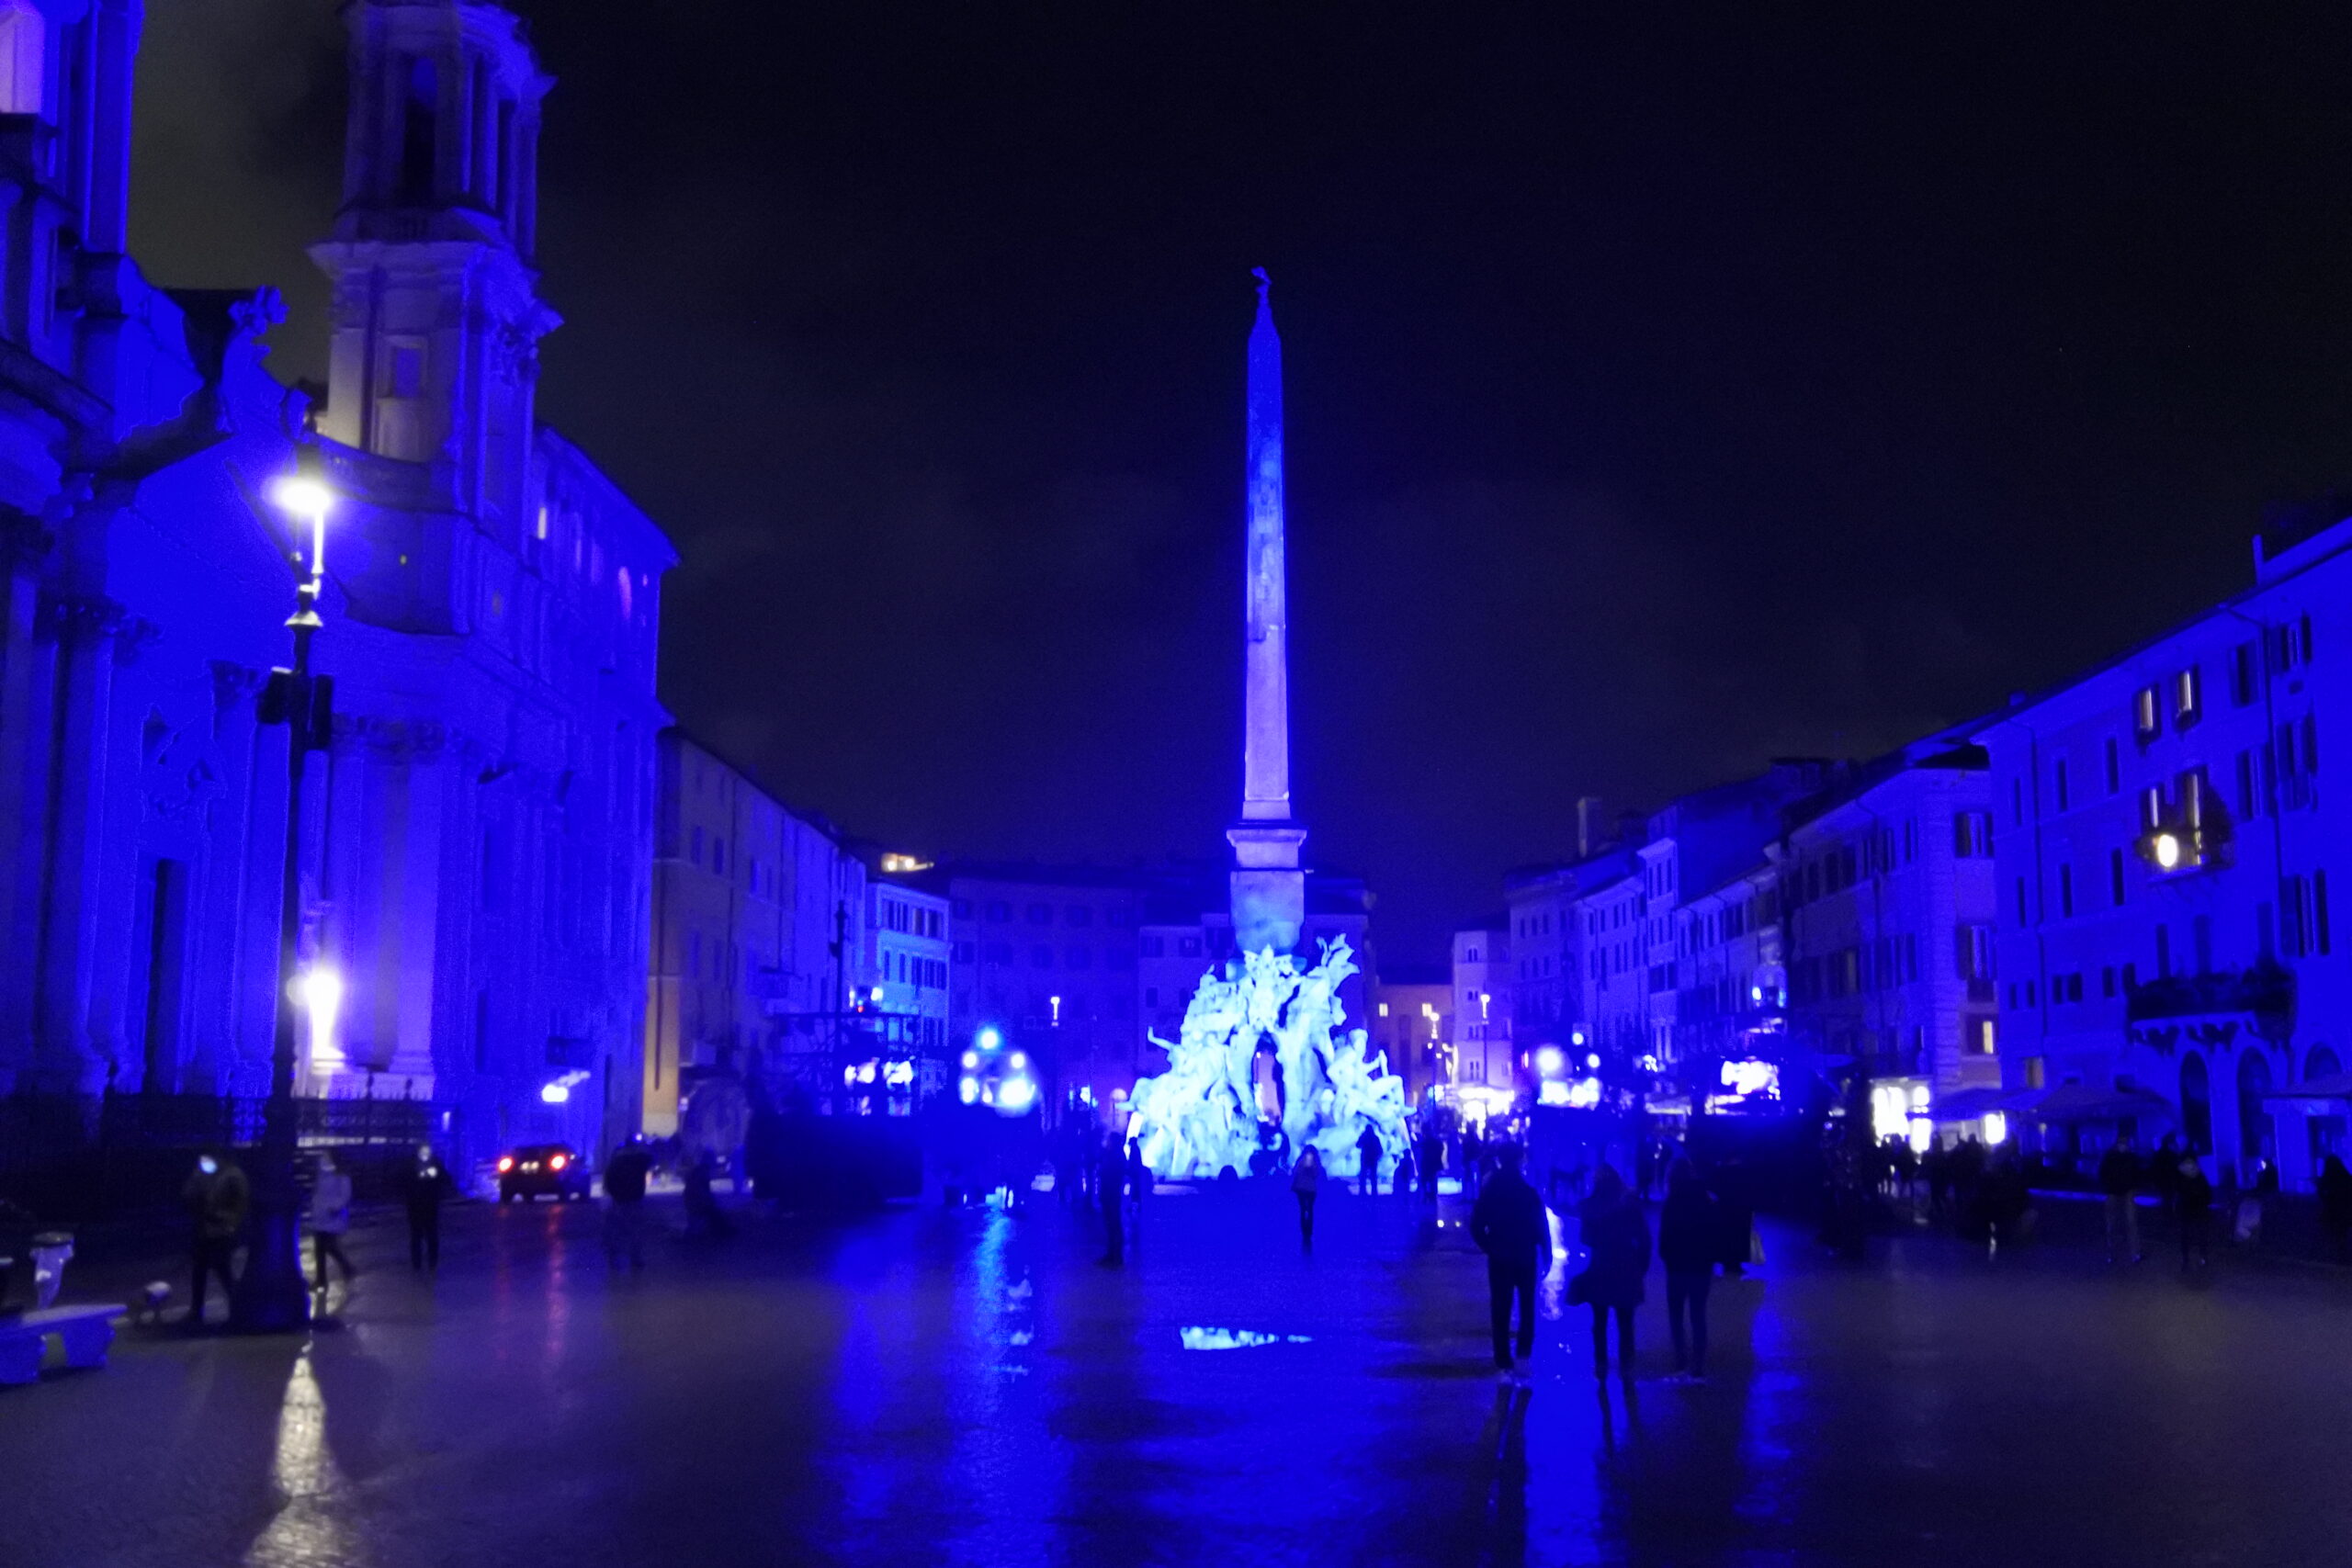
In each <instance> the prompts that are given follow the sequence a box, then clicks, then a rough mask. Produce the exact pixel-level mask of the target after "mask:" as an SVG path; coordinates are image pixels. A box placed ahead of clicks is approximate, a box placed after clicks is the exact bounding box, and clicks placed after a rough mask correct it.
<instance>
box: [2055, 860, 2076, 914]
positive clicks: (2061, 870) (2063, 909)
mask: <svg viewBox="0 0 2352 1568" xmlns="http://www.w3.org/2000/svg"><path fill="white" fill-rule="evenodd" d="M2074 912H2075V868H2074V867H2073V866H2071V865H2069V864H2066V863H2064V862H2061V863H2059V866H2058V915H2059V918H2060V919H2066V918H2067V917H2069V916H2071V915H2073V914H2074Z"/></svg>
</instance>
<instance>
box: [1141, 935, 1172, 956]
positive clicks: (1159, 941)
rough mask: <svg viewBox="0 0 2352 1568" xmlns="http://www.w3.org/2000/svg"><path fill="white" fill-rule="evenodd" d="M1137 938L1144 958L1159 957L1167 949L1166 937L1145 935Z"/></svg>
mask: <svg viewBox="0 0 2352 1568" xmlns="http://www.w3.org/2000/svg"><path fill="white" fill-rule="evenodd" d="M1137 940H1138V942H1140V944H1141V946H1142V948H1143V955H1144V956H1145V957H1146V958H1159V957H1160V956H1162V955H1163V954H1164V953H1166V952H1167V950H1168V939H1167V938H1166V937H1164V936H1147V937H1142V938H1139V939H1137Z"/></svg>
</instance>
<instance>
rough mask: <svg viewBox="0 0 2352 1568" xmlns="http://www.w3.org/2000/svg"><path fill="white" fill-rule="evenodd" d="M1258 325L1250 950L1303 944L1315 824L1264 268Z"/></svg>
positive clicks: (1240, 901) (1240, 868)
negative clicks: (1305, 804)
mask: <svg viewBox="0 0 2352 1568" xmlns="http://www.w3.org/2000/svg"><path fill="white" fill-rule="evenodd" d="M1256 271H1257V278H1258V320H1257V322H1256V324H1254V325H1253V326H1252V327H1251V328H1250V414H1249V457H1248V463H1249V466H1248V468H1247V470H1246V474H1245V483H1244V498H1243V500H1244V505H1245V507H1246V509H1247V519H1246V521H1247V526H1248V530H1249V535H1248V550H1247V553H1246V555H1245V556H1244V558H1243V570H1244V577H1243V581H1242V632H1243V642H1242V671H1241V681H1242V690H1241V695H1242V733H1241V821H1240V822H1239V824H1238V825H1237V826H1235V827H1233V828H1230V829H1227V831H1226V835H1225V836H1226V838H1227V840H1228V841H1230V842H1231V843H1232V845H1233V876H1232V889H1233V934H1234V939H1235V941H1236V942H1238V944H1239V946H1240V947H1241V949H1242V950H1243V951H1244V952H1248V953H1262V952H1264V951H1266V950H1268V949H1272V951H1274V952H1276V953H1289V952H1291V951H1292V950H1294V949H1295V948H1296V947H1297V946H1298V935H1299V929H1300V927H1301V926H1302V925H1303V924H1304V923H1305V921H1306V873H1305V872H1304V871H1301V870H1300V869H1299V864H1298V851H1299V846H1300V845H1302V844H1304V843H1305V842H1306V829H1305V828H1302V827H1300V826H1299V825H1298V824H1297V823H1296V822H1295V821H1294V820H1292V818H1291V812H1290V653H1289V636H1290V614H1289V607H1288V592H1287V589H1286V587H1285V585H1284V582H1283V342H1282V339H1281V337H1279V336H1278V335H1276V333H1275V332H1274V313H1273V310H1272V307H1271V306H1269V305H1268V303H1267V301H1266V286H1267V277H1266V269H1265V268H1263V267H1259V268H1258V269H1256Z"/></svg>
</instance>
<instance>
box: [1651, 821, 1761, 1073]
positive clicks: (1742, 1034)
mask: <svg viewBox="0 0 2352 1568" xmlns="http://www.w3.org/2000/svg"><path fill="white" fill-rule="evenodd" d="M1780 855H1781V849H1780V846H1779V845H1777V844H1768V845H1766V846H1765V848H1764V859H1762V860H1761V861H1759V862H1758V863H1757V864H1756V865H1754V866H1752V867H1750V868H1749V869H1747V870H1746V871H1744V872H1741V873H1740V874H1737V875H1736V876H1734V877H1732V878H1731V879H1730V880H1728V881H1726V882H1723V883H1720V884H1718V885H1717V886H1713V887H1711V888H1709V889H1707V890H1706V891H1705V892H1703V893H1700V894H1698V895H1697V896H1696V897H1692V898H1691V899H1690V900H1688V901H1687V902H1685V903H1684V904H1683V906H1682V907H1681V908H1679V909H1678V910H1676V911H1675V930H1676V941H1675V946H1676V949H1677V952H1678V953H1679V959H1678V976H1677V979H1676V983H1675V989H1676V992H1677V996H1676V999H1675V1017H1676V1027H1677V1031H1678V1033H1677V1041H1676V1046H1675V1049H1676V1052H1677V1054H1678V1055H1679V1057H1680V1058H1681V1078H1682V1081H1683V1084H1684V1086H1685V1088H1686V1089H1687V1090H1688V1093H1687V1095H1686V1097H1685V1100H1686V1104H1687V1107H1688V1108H1689V1109H1691V1110H1701V1109H1703V1108H1704V1106H1705V1102H1706V1100H1708V1099H1709V1098H1710V1097H1711V1096H1712V1095H1713V1094H1714V1093H1715V1092H1716V1091H1717V1090H1719V1089H1722V1088H1724V1082H1723V1073H1722V1069H1721V1066H1720V1064H1722V1063H1724V1062H1743V1061H1747V1062H1753V1061H1763V1062H1770V1063H1774V1064H1778V1063H1780V1062H1781V1059H1782V1058H1783V1056H1784V1055H1786V1051H1787V1046H1788V1032H1787V1006H1788V971H1787V963H1786V958H1785V948H1784V945H1783V942H1782V931H1781V879H1780Z"/></svg>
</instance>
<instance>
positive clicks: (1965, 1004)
mask: <svg viewBox="0 0 2352 1568" xmlns="http://www.w3.org/2000/svg"><path fill="white" fill-rule="evenodd" d="M1991 803H1992V785H1991V781H1990V777H1989V775H1988V773H1986V757H1985V752H1984V751H1983V750H1980V749H1979V748H1977V747H1975V746H1973V745H1968V744H1965V743H1963V742H1957V741H1954V740H1951V739H1948V738H1930V739H1926V740H1922V741H1919V742H1917V743H1916V744H1914V745H1912V746H1909V747H1906V748H1905V749H1904V750H1902V751H1899V752H1896V753H1894V755H1892V756H1889V757H1886V758H1884V759H1882V760H1881V761H1876V762H1872V763H1869V764H1866V765H1864V766H1862V767H1860V768H1857V769H1852V770H1849V771H1848V772H1847V773H1845V774H1844V775H1843V776H1841V777H1840V778H1839V779H1838V781H1837V782H1836V783H1835V784H1833V785H1832V786H1831V787H1830V788H1829V789H1827V790H1826V791H1824V792H1823V793H1822V794H1820V795H1815V796H1814V797H1812V798H1811V799H1808V800H1805V801H1803V802H1800V803H1799V804H1797V805H1796V806H1793V807H1791V808H1790V812H1789V831H1788V836H1787V840H1786V841H1785V845H1784V847H1783V849H1782V852H1781V903H1782V907H1783V908H1784V909H1785V910H1786V916H1785V919H1786V922H1787V947H1788V957H1787V964H1788V973H1789V987H1788V989H1789V1014H1788V1029H1789V1036H1790V1040H1791V1043H1792V1044H1793V1045H1795V1046H1796V1047H1797V1048H1798V1049H1799V1050H1801V1051H1804V1052H1807V1053H1810V1054H1813V1055H1818V1056H1822V1057H1826V1058H1829V1059H1831V1060H1834V1061H1839V1062H1843V1061H1853V1062H1857V1063H1859V1064H1860V1065H1861V1066H1863V1067H1864V1068H1865V1069H1866V1070H1868V1072H1869V1073H1870V1074H1871V1077H1872V1078H1873V1079H1874V1080H1875V1082H1874V1084H1873V1089H1872V1093H1873V1096H1874V1097H1875V1098H1874V1100H1873V1105H1874V1109H1875V1113H1876V1122H1877V1130H1878V1132H1879V1134H1881V1135H1882V1136H1904V1137H1910V1138H1913V1139H1914V1140H1915V1141H1917V1142H1920V1143H1922V1144H1923V1145H1924V1143H1925V1141H1926V1139H1927V1137H1928V1131H1929V1127H1930V1122H1929V1121H1928V1117H1929V1115H1930V1114H1931V1112H1932V1110H1933V1109H1934V1108H1935V1107H1936V1106H1938V1105H1939V1104H1941V1103H1942V1102H1945V1101H1947V1100H1950V1098H1951V1096H1954V1095H1956V1094H1959V1093H1960V1092H1961V1091H1962V1090H1964V1089H1985V1088H1993V1087H1997V1085H1998V1084H1999V1082H2000V1067H1999V1061H1998V1058H1997V1057H1996V1055H1995V1013H1996V1006H1995V998H1994V983H1993V953H1994V916H1995V909H1994V897H1993V860H1992V842H1993V840H1992V837H1991V832H1990V828H1991V818H1990V814H1989V807H1990V806H1991ZM1971 1130H1973V1127H1972V1129H1971Z"/></svg>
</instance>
